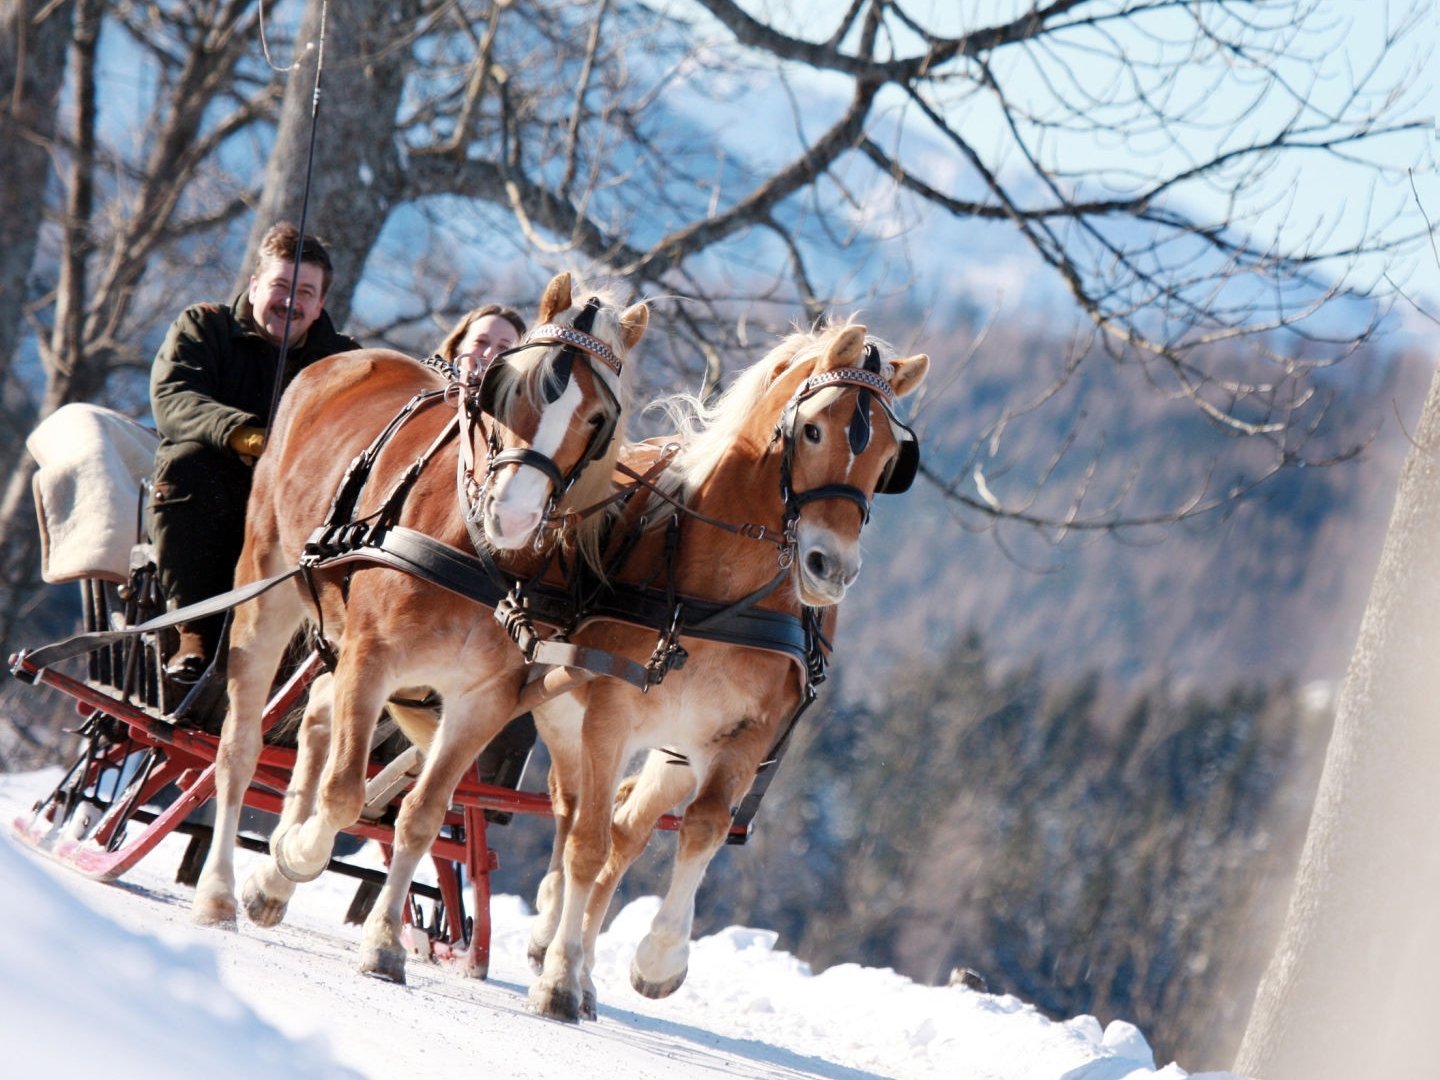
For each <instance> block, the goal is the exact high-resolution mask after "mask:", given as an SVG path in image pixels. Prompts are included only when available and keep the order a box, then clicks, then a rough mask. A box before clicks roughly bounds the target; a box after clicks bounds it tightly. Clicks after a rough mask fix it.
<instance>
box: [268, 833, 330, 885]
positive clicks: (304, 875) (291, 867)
mask: <svg viewBox="0 0 1440 1080" xmlns="http://www.w3.org/2000/svg"><path fill="white" fill-rule="evenodd" d="M292 832H293V830H290V829H287V830H286V831H285V832H284V833H282V834H280V835H279V836H277V837H275V838H273V839H272V840H271V841H270V858H271V860H272V861H273V862H274V863H275V869H276V870H278V871H279V872H280V876H281V877H283V878H284V879H285V880H286V881H293V882H294V883H295V884H296V885H304V884H305V883H306V882H308V881H314V880H315V879H316V878H318V877H319V876H320V875H321V874H323V873H324V872H325V867H326V866H328V865H329V862H330V860H329V859H324V860H322V861H321V863H320V865H319V866H317V867H315V869H314V870H307V869H305V868H303V867H300V866H296V865H295V864H294V863H292V862H290V860H289V859H288V858H286V856H285V840H286V839H287V838H288V837H289V836H290V835H291V833H292Z"/></svg>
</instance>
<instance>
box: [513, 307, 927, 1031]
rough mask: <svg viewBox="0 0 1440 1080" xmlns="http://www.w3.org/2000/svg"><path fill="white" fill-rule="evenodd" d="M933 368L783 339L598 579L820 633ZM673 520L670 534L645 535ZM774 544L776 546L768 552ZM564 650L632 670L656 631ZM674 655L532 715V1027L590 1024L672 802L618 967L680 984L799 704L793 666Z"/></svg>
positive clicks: (900, 462) (764, 653)
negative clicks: (659, 864)
mask: <svg viewBox="0 0 1440 1080" xmlns="http://www.w3.org/2000/svg"><path fill="white" fill-rule="evenodd" d="M929 363H930V361H929V358H928V357H927V356H925V355H923V354H921V355H916V356H911V357H905V358H899V357H890V358H888V359H887V358H883V357H882V356H881V354H880V350H879V347H878V346H877V344H876V343H874V342H870V341H867V338H866V332H865V328H864V327H863V326H860V325H845V326H840V327H831V328H827V329H824V330H821V331H815V332H810V333H796V334H792V335H790V336H789V337H788V338H786V339H784V340H783V342H782V343H781V344H780V345H779V346H777V347H776V348H775V349H774V350H773V351H772V352H771V353H770V354H769V355H768V356H767V357H766V358H765V359H763V360H762V361H760V362H759V363H758V364H756V365H754V366H753V367H752V368H750V369H748V370H747V371H746V372H745V373H743V374H742V375H741V376H740V378H739V379H738V380H737V381H736V382H735V384H734V385H733V386H732V387H731V389H730V390H729V391H728V392H727V393H726V394H725V395H724V396H723V397H722V398H721V399H720V401H719V402H718V403H717V404H716V406H715V408H714V409H711V410H704V409H698V410H697V412H698V414H699V415H698V416H697V417H696V420H695V424H694V426H697V427H699V428H700V430H699V431H698V432H696V433H694V434H693V435H692V436H691V437H689V438H688V440H685V441H684V442H683V445H682V447H681V449H680V450H679V451H678V453H677V454H676V456H675V457H674V459H673V461H672V462H671V463H670V464H669V465H668V466H667V467H666V469H665V472H664V473H663V474H662V476H661V479H660V480H659V481H657V486H659V487H660V488H661V490H662V491H664V492H666V494H667V495H668V496H669V498H670V499H671V500H673V501H674V502H675V503H678V504H681V505H683V507H684V509H682V510H679V511H678V512H677V511H676V510H675V508H674V507H673V506H671V505H669V504H668V503H667V502H665V501H664V500H661V499H658V498H656V497H652V498H651V500H650V501H649V504H648V506H647V507H646V513H648V514H649V515H650V516H651V518H652V524H651V525H650V527H648V528H645V529H644V531H642V532H641V533H640V534H639V536H638V539H637V540H636V541H635V543H634V546H633V547H632V548H631V549H630V551H629V553H628V555H626V556H625V557H624V561H623V562H622V563H621V564H620V565H619V566H618V567H610V568H609V574H610V577H611V580H612V582H615V583H616V584H615V589H616V591H617V595H622V594H623V593H624V591H625V589H626V588H627V587H635V586H636V583H645V585H646V587H648V588H651V589H652V590H653V589H655V588H660V589H662V590H663V589H668V590H671V592H672V593H673V595H674V596H675V597H676V598H678V599H677V603H679V604H681V605H682V606H683V605H684V603H685V598H687V597H693V598H705V600H706V601H708V602H710V606H711V607H710V609H711V610H713V609H714V608H715V607H717V606H723V605H729V604H732V603H735V604H737V605H742V606H743V605H748V604H750V603H751V602H752V601H753V602H754V606H756V607H758V608H759V609H761V610H762V611H763V612H768V613H780V614H782V615H785V614H788V615H790V616H795V617H796V618H797V619H799V618H801V617H803V616H805V615H806V609H810V611H809V612H808V615H809V617H810V618H811V619H812V620H819V619H822V618H824V620H825V623H826V627H825V629H826V630H828V628H829V626H830V625H833V610H834V605H836V604H838V603H839V602H840V601H841V599H842V598H843V597H844V596H845V592H846V590H847V588H848V587H849V586H850V585H851V584H852V583H853V582H854V580H855V578H856V575H857V574H858V573H859V571H860V561H861V554H860V532H861V527H862V526H863V525H864V523H865V520H866V519H867V518H868V516H869V511H870V501H871V499H872V497H873V495H874V493H875V492H876V491H877V490H879V491H903V490H904V489H905V488H906V487H908V485H909V482H910V478H911V476H913V474H914V470H915V468H916V465H917V463H918V444H917V443H916V442H915V440H914V436H913V433H911V432H910V431H909V429H908V428H906V427H904V426H903V425H902V424H901V423H900V422H899V421H898V420H897V419H896V418H895V414H894V412H893V410H892V404H893V400H894V399H895V398H898V397H901V396H904V395H906V394H909V393H911V392H913V391H914V390H915V389H916V388H917V387H918V386H919V385H920V383H921V381H922V380H923V379H924V377H925V374H926V372H927V370H928V368H929ZM652 450H653V448H652ZM650 456H653V453H652V454H651V455H650ZM899 473H904V474H905V475H904V476H903V478H901V477H900V476H899V475H897V474H899ZM672 516H673V518H674V525H669V524H666V525H661V526H658V527H657V526H656V525H655V524H654V523H653V519H655V518H658V519H659V520H660V521H662V522H667V521H668V519H670V518H671V517H672ZM725 523H730V527H726V526H725ZM740 523H744V526H743V527H742V528H738V529H737V528H734V526H735V525H739V524H740ZM769 537H780V538H781V542H780V545H779V548H780V550H779V552H778V553H777V545H775V544H773V543H766V542H764V540H765V539H766V538H769ZM767 589H768V590H770V591H768V592H767V591H766V590H767ZM757 597H758V598H759V599H757ZM716 602H719V604H716ZM815 609H824V612H825V614H823V615H822V613H821V612H820V611H817V610H815ZM701 621H702V623H703V622H704V621H705V620H701ZM811 625H814V624H813V622H812V624H811ZM696 632H699V631H698V629H697V631H696ZM572 640H574V641H575V642H577V643H583V644H585V645H589V646H593V647H597V648H600V649H604V650H608V651H610V652H614V653H617V654H621V655H624V656H627V657H630V658H632V659H637V660H644V659H645V657H646V656H647V655H651V654H652V650H653V649H654V648H655V644H656V631H655V629H654V628H653V627H646V626H640V625H634V624H632V623H627V622H625V621H624V620H622V619H613V618H609V617H604V618H593V619H591V620H589V621H588V622H582V624H581V626H580V627H579V628H578V629H577V630H576V632H575V633H574V634H573V635H572ZM680 641H681V642H683V649H684V650H685V653H686V656H685V659H684V664H683V666H679V667H675V668H674V669H673V670H670V671H669V672H668V674H666V675H665V677H664V679H663V681H661V682H660V683H659V684H658V685H654V686H652V687H650V689H649V691H648V692H647V693H644V694H642V693H641V692H640V691H638V690H637V689H636V688H635V687H634V686H631V685H629V684H627V683H624V682H622V681H620V680H615V679H597V680H595V681H593V682H590V683H588V684H587V685H585V686H583V687H582V688H580V689H579V690H577V691H575V692H574V693H573V694H571V695H568V696H566V697H563V698H558V699H556V700H554V701H551V702H548V703H546V704H544V705H541V706H540V707H538V708H537V709H536V710H535V716H536V721H537V724H538V725H539V729H540V733H541V736H542V738H543V739H544V740H545V743H546V746H547V748H548V749H549V751H550V756H551V760H552V769H551V778H550V787H551V798H552V802H553V804H554V809H555V819H556V845H555V852H554V855H553V857H552V860H551V866H550V871H549V873H547V875H546V877H545V880H544V881H543V882H542V884H541V888H540V895H539V898H538V901H537V908H538V911H539V914H538V916H537V918H536V921H535V924H534V930H533V932H532V939H531V960H532V963H536V965H537V971H538V972H539V979H538V980H537V982H536V983H535V984H534V986H533V987H532V988H531V991H530V998H531V1002H532V1004H533V1005H534V1007H535V1008H536V1009H537V1010H538V1011H539V1012H541V1013H543V1014H545V1015H548V1016H552V1017H556V1018H560V1019H564V1020H571V1021H574V1020H578V1019H579V1018H580V1017H581V1016H582V1015H583V1016H587V1017H593V1016H594V1015H595V993H594V985H593V982H592V981H591V978H590V967H591V964H592V963H593V957H594V946H595V939H596V936H597V935H598V933H599V930H600V926H601V922H602V920H603V918H604V916H605V913H606V910H607V909H608V907H609V905H610V901H611V899H612V897H613V895H614V892H615V888H616V886H617V885H618V884H619V881H620V878H621V876H622V875H623V874H624V872H625V871H626V869H627V868H628V867H629V866H630V865H631V863H632V862H633V861H634V860H635V859H636V858H637V857H638V856H639V854H640V852H641V851H642V850H643V849H644V847H645V844H646V842H647V841H648V839H649V837H650V836H651V834H652V831H653V829H654V827H655V824H656V821H657V819H658V818H659V817H660V816H661V815H662V814H663V813H664V812H666V811H668V810H671V809H674V808H678V807H683V808H684V818H683V822H682V824H681V827H680V832H679V842H678V849H677V853H676V857H675V863H674V867H673V871H672V876H671V880H670V883H669V887H668V890H667V893H666V896H665V898H664V901H663V903H662V905H661V907H660V910H659V912H658V913H657V915H656V917H655V920H654V923H653V925H652V926H651V928H650V931H649V933H648V934H647V935H646V936H645V938H644V939H643V940H642V941H641V943H640V945H639V948H638V950H637V953H636V956H635V959H634V964H633V967H632V970H631V981H632V983H633V984H634V986H635V987H636V989H637V990H638V991H639V992H640V993H642V994H645V995H647V996H651V997H660V996H664V995H666V994H669V993H671V992H673V991H674V990H675V989H676V988H677V987H678V986H679V985H680V983H681V982H682V981H683V979H684V977H685V973H686V970H687V963H688V955H689V941H690V930H691V925H692V922H693V918H694V907H695V893H696V890H697V888H698V887H699V884H700V880H701V878H702V876H703V875H704V872H705V869H706V867H707V866H708V865H709V863H710V861H711V859H712V858H713V857H714V855H715V853H716V851H717V850H718V849H719V848H720V846H721V845H722V844H723V843H724V841H725V838H726V836H727V834H728V833H729V831H730V827H731V821H732V813H733V811H734V808H735V807H736V806H738V805H739V804H740V802H741V800H742V799H743V798H744V797H745V795H746V794H747V792H748V791H749V790H750V789H751V786H752V784H753V783H754V781H755V778H756V773H757V770H758V769H759V767H760V766H761V764H762V762H764V761H765V760H766V756H767V755H768V754H770V753H771V752H772V750H773V749H774V748H775V747H776V745H777V741H778V740H779V739H780V738H781V736H782V735H783V734H784V733H785V731H786V729H787V727H788V725H789V723H790V722H792V720H793V718H794V717H795V715H796V713H797V710H798V709H799V708H801V706H802V701H803V700H805V696H806V694H807V691H808V688H809V686H810V684H809V683H808V682H807V677H806V669H805V665H804V664H803V663H800V662H797V660H796V658H795V656H793V655H785V654H784V653H783V652H781V651H779V650H766V649H762V648H756V647H751V646H747V645H743V644H736V643H734V642H727V641H721V640H714V639H713V638H712V639H708V640H707V639H705V638H704V637H686V636H684V632H683V630H682V632H681V636H680ZM657 748H664V750H665V753H652V754H651V755H650V758H649V760H648V761H647V763H646V764H645V766H644V768H643V769H642V771H641V773H640V774H639V776H638V777H637V778H636V779H634V780H633V781H626V783H625V784H624V786H623V787H622V784H621V778H622V775H623V771H624V769H625V768H626V766H627V764H628V763H629V762H630V760H631V759H632V757H633V756H634V755H635V754H636V753H638V752H639V751H641V750H645V749H657ZM677 756H683V764H682V763H681V762H680V761H678V760H677ZM617 793H618V798H617Z"/></svg>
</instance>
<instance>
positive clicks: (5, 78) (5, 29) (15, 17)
mask: <svg viewBox="0 0 1440 1080" xmlns="http://www.w3.org/2000/svg"><path fill="white" fill-rule="evenodd" d="M73 10H74V5H72V4H70V3H59V4H47V3H42V2H41V0H4V2H3V3H0V93H3V94H4V104H3V106H0V145H3V146H4V147H5V152H4V153H3V154H0V377H3V376H4V374H5V373H6V372H8V370H9V367H10V358H11V356H12V355H13V354H14V352H15V346H16V344H17V343H18V340H19V337H20V332H21V326H22V319H23V317H24V305H25V301H26V299H27V289H26V282H27V280H28V279H29V276H30V267H31V264H32V262H33V261H34V258H35V245H36V243H37V241H38V240H39V236H40V222H41V215H40V214H39V213H37V212H36V209H37V207H38V206H39V204H40V202H41V199H40V196H41V193H42V192H43V191H44V187H45V177H46V176H47V175H48V173H49V171H50V150H51V140H52V137H53V134H54V130H55V112H56V108H57V106H58V104H59V97H60V85H61V80H62V78H63V76H64V74H65V63H64V59H65V47H66V45H67V43H68V42H69V40H70V20H71V18H72V15H73Z"/></svg>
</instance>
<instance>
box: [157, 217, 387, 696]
mask: <svg viewBox="0 0 1440 1080" xmlns="http://www.w3.org/2000/svg"><path fill="white" fill-rule="evenodd" d="M297 257H298V260H299V264H300V271H299V277H298V282H297V284H296V287H295V299H294V303H293V305H291V304H289V303H288V298H289V295H290V286H291V281H292V278H294V277H295V263H296V260H297ZM331 276H332V271H331V264H330V256H329V253H328V252H326V250H325V246H324V245H323V244H322V243H321V242H320V240H319V239H318V238H316V237H314V236H306V237H305V238H304V240H303V243H302V242H301V237H300V234H299V231H298V230H297V229H296V228H295V227H294V226H293V225H289V224H284V223H282V224H278V225H275V226H273V227H272V228H271V229H270V231H269V232H267V233H266V234H265V236H264V238H263V239H262V240H261V241H260V251H259V254H258V255H257V257H256V263H255V270H254V273H253V274H252V275H251V277H250V286H249V288H248V289H247V290H246V291H245V292H243V293H242V294H241V295H240V296H238V297H237V298H236V299H235V301H234V303H232V304H231V305H230V306H229V307H222V306H220V305H218V304H197V305H195V306H193V307H189V308H186V309H185V311H184V312H183V313H182V314H181V315H180V317H179V318H178V319H176V320H175V323H174V325H172V326H171V327H170V332H169V333H168V334H167V335H166V337H165V344H164V345H162V346H161V347H160V351H159V353H157V354H156V356H155V364H154V366H153V367H152V368H151V371H150V409H151V413H152V414H153V416H154V417H155V426H156V428H157V429H158V430H159V432H160V435H161V440H160V448H159V450H158V452H157V453H156V456H155V482H154V489H153V492H152V498H151V504H150V509H151V529H152V532H153V535H154V538H155V548H156V561H157V562H158V563H159V570H160V587H161V589H162V590H163V591H164V593H165V597H166V600H167V601H168V602H169V604H170V606H171V608H177V607H185V606H187V605H189V604H194V603H197V602H199V601H201V600H205V599H207V598H209V597H211V596H215V595H217V594H219V593H222V592H225V591H226V590H228V589H229V588H230V587H231V585H232V584H233V581H234V574H235V564H236V562H237V561H238V560H239V558H240V549H241V547H242V545H243V544H244V540H245V503H246V501H247V499H248V498H249V495H250V480H251V472H250V470H251V467H252V466H253V465H254V464H255V459H256V458H257V457H258V456H259V454H260V452H261V450H263V449H264V446H265V425H266V424H268V423H269V421H270V416H269V412H270V402H271V398H272V396H273V394H274V386H275V377H276V367H277V363H278V360H279V356H280V344H281V342H282V341H283V340H285V334H286V315H287V311H288V315H289V346H288V349H287V351H286V357H285V372H284V377H283V380H282V382H283V384H284V385H288V384H289V382H290V380H291V379H293V378H294V377H295V375H296V374H298V373H299V371H300V370H301V369H302V368H304V367H306V366H308V365H309V364H312V363H314V362H315V361H316V360H320V359H322V358H324V357H326V356H329V355H331V354H332V353H337V352H345V351H347V350H350V349H358V348H360V345H359V343H358V342H356V341H355V340H354V339H352V338H349V337H346V336H345V335H344V334H341V333H339V332H338V331H337V330H336V329H335V327H334V325H333V324H332V323H331V322H330V316H329V315H327V314H326V313H325V295H326V293H327V291H328V290H329V288H330V280H331ZM222 625H223V618H221V617H218V616H212V617H211V618H209V619H204V620H200V621H199V622H196V623H185V624H182V625H181V626H180V627H179V634H180V647H179V649H177V650H176V652H175V654H174V655H173V656H172V657H171V658H170V661H169V663H168V664H167V665H166V669H165V670H166V674H167V675H169V676H171V677H172V678H173V679H175V680H176V681H179V682H193V681H194V680H195V679H197V678H198V677H199V676H200V674H201V673H202V672H203V671H204V669H205V666H206V664H207V663H208V661H209V658H210V657H211V656H213V654H214V649H215V646H216V644H217V643H218V638H219V633H220V628H221V626H222Z"/></svg>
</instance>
